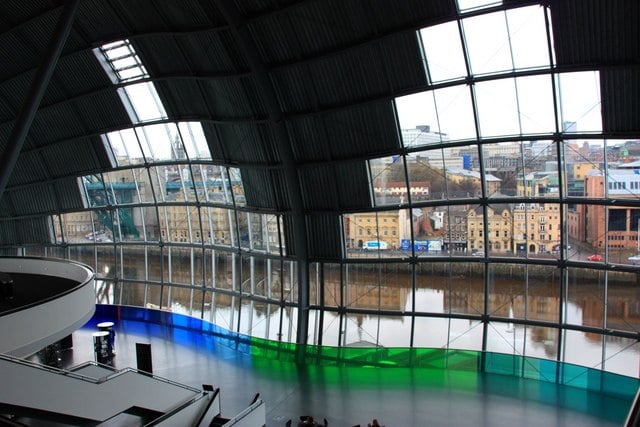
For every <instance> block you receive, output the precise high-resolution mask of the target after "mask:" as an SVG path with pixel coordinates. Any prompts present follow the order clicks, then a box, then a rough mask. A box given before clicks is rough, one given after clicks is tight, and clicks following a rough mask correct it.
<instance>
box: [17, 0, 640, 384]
mask: <svg viewBox="0 0 640 427" xmlns="http://www.w3.org/2000/svg"><path fill="white" fill-rule="evenodd" d="M458 6H459V15H458V18H457V19H456V20H453V21H451V22H447V23H441V24H438V25H433V26H429V27H426V28H421V29H419V30H418V31H417V32H416V38H417V40H418V42H419V43H420V45H421V46H422V47H423V59H424V71H425V75H426V76H427V80H428V85H427V90H424V91H421V92H416V93H413V94H411V95H406V96H402V97H399V98H396V99H395V100H393V101H392V102H393V105H394V108H395V110H396V113H397V118H398V128H399V135H398V138H400V140H401V141H402V149H400V150H399V151H398V152H397V153H396V154H395V155H393V156H388V157H383V158H372V159H368V160H367V161H366V163H367V167H368V169H369V172H370V177H371V180H370V195H371V201H372V202H371V207H370V208H371V209H370V210H369V212H362V211H359V212H354V213H344V214H343V215H342V233H343V236H342V237H343V242H344V251H343V253H344V256H343V258H342V259H341V260H340V261H339V262H331V263H328V262H314V263H312V265H310V266H309V271H310V281H309V287H310V289H309V295H310V301H311V307H310V319H309V330H308V331H307V334H308V342H309V343H311V344H319V345H325V346H370V347H376V346H384V347H434V348H446V349H471V350H485V351H492V352H499V353H508V354H513V355H521V356H532V357H539V358H544V359H551V360H559V361H565V362H570V363H577V364H580V365H585V366H589V367H594V368H599V369H605V370H607V371H612V372H617V373H622V374H626V375H632V376H637V375H638V367H639V366H640V348H639V345H638V343H637V334H638V332H640V309H639V307H640V291H639V290H640V271H638V270H637V268H638V267H637V265H638V264H640V240H639V235H640V204H639V203H638V199H639V198H640V166H638V163H637V161H638V160H640V154H638V153H640V149H638V147H640V142H639V141H623V140H616V139H611V138H609V137H608V135H606V134H604V133H603V130H602V117H601V114H600V111H601V109H600V82H599V74H598V72H597V71H589V70H585V71H581V72H559V71H557V70H556V69H555V68H554V64H555V60H554V52H553V43H552V34H550V29H551V28H552V25H551V20H552V19H553V17H552V16H551V14H550V12H549V10H548V9H547V8H545V7H544V6H539V5H532V6H526V7H516V8H501V7H498V8H496V7H493V6H495V2H487V1H482V0H466V1H462V0H459V5H458ZM442 40H447V43H442ZM96 54H98V55H103V56H104V57H105V58H106V59H107V63H108V64H109V66H110V69H109V70H107V72H109V73H110V74H111V75H113V78H114V82H118V83H121V84H124V83H126V84H125V85H124V86H123V89H122V90H121V95H122V99H123V102H125V103H126V104H128V105H129V106H130V110H131V111H132V121H133V123H134V125H133V126H132V127H131V129H126V130H122V131H119V132H114V133H111V134H108V135H104V136H103V139H104V143H105V144H106V145H107V147H108V149H109V150H110V151H111V153H112V157H113V162H114V164H113V166H114V170H113V171H112V172H109V173H103V174H98V175H91V176H86V177H83V178H81V179H80V180H79V185H80V186H81V188H82V189H83V194H84V196H85V210H83V211H82V212H77V213H73V214H66V215H62V216H59V217H52V219H51V222H52V230H54V231H55V243H56V245H61V247H64V248H66V249H65V252H64V256H66V257H69V258H73V259H77V260H79V261H82V262H85V263H87V264H89V265H91V266H93V267H94V268H95V269H96V272H97V275H98V279H99V280H98V290H97V291H98V292H97V298H98V302H101V303H110V304H128V305H138V306H145V307H152V308H159V309H164V310H172V311H177V312H181V313H186V314H189V315H191V316H195V317H200V318H204V319H206V320H210V321H212V322H215V323H216V324H218V325H220V326H222V327H225V328H227V329H229V330H232V331H236V332H239V333H243V334H248V335H251V336H256V337H260V338H267V339H272V340H281V341H289V342H294V341H295V339H296V334H297V331H296V330H295V328H296V325H297V323H296V318H297V307H296V304H297V301H298V295H299V284H298V283H297V274H296V272H297V268H298V266H297V265H296V263H295V262H293V261H291V260H289V259H288V258H287V257H286V251H285V249H284V248H286V243H287V242H285V241H284V240H283V232H282V229H283V221H282V215H280V214H279V213H277V212H274V213H271V214H265V213H257V212H252V211H251V210H250V209H249V208H247V207H246V206H245V200H244V188H243V182H242V173H241V170H240V169H237V168H234V167H230V166H228V165H219V164H214V163H213V162H212V161H211V157H210V155H209V149H208V146H207V142H206V140H205V137H204V134H203V131H202V128H201V126H200V124H199V123H197V122H174V121H170V120H167V118H166V114H165V113H164V110H163V108H162V105H161V103H160V101H159V99H158V97H157V95H156V94H155V90H154V88H153V85H151V84H150V83H148V82H146V81H144V78H145V77H146V71H145V70H144V67H143V65H142V64H141V62H140V60H139V58H137V55H136V54H135V52H134V51H133V49H132V47H131V46H130V44H129V43H128V42H127V41H122V42H116V43H113V44H111V45H108V46H104V47H102V48H101V49H98V50H97V52H96ZM139 80H141V82H140V81H139ZM634 165H635V166H634ZM613 199H615V203H611V201H612V200H613ZM625 201H627V202H625ZM336 232H337V231H336ZM56 245H54V246H53V247H52V248H47V249H46V250H45V252H47V251H50V253H51V254H54V255H59V254H60V253H61V249H60V248H59V247H58V246H56ZM28 252H29V250H28V249H27V250H26V254H27V255H29V254H30V253H28ZM34 252H35V250H34ZM34 255H46V253H45V254H42V253H34Z"/></svg>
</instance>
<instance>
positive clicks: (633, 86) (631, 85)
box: [600, 68, 640, 138]
mask: <svg viewBox="0 0 640 427" xmlns="http://www.w3.org/2000/svg"><path fill="white" fill-rule="evenodd" d="M600 91H601V99H602V100H601V104H602V127H603V130H604V131H605V132H620V133H627V132H630V133H632V135H630V136H631V137H634V138H636V137H637V132H638V130H639V129H640V69H637V68H636V69H628V70H604V71H601V72H600Z"/></svg>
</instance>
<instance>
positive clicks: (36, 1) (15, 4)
mask: <svg viewBox="0 0 640 427" xmlns="http://www.w3.org/2000/svg"><path fill="white" fill-rule="evenodd" d="M59 7H60V2H59V1H55V0H30V1H24V0H3V1H2V2H0V16H2V18H3V19H0V32H2V33H4V32H6V31H9V30H10V29H11V28H14V27H15V26H17V25H19V24H21V23H23V22H27V21H29V20H32V19H34V18H36V17H38V16H39V15H43V14H46V13H50V12H51V10H52V9H58V8H59Z"/></svg>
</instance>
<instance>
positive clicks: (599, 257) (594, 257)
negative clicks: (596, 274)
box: [587, 254, 604, 261]
mask: <svg viewBox="0 0 640 427" xmlns="http://www.w3.org/2000/svg"><path fill="white" fill-rule="evenodd" d="M587 259H588V260H589V261H602V260H603V259H604V258H602V255H600V254H593V255H589V256H588V257H587Z"/></svg>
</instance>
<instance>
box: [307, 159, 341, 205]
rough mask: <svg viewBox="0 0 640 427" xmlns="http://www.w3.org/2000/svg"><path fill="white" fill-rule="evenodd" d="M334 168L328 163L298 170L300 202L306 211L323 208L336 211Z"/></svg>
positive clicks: (337, 183) (336, 190)
mask: <svg viewBox="0 0 640 427" xmlns="http://www.w3.org/2000/svg"><path fill="white" fill-rule="evenodd" d="M333 172H334V169H333V167H331V166H330V165H327V166H322V167H314V168H305V169H301V170H300V171H299V176H300V187H301V189H302V202H303V204H304V209H305V210H307V211H314V210H324V211H334V212H337V211H338V209H339V206H337V201H338V200H337V199H336V198H335V197H333V195H335V194H336V193H337V192H338V188H337V187H338V185H340V184H341V183H339V182H337V181H336V177H335V175H334V173H333Z"/></svg>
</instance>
